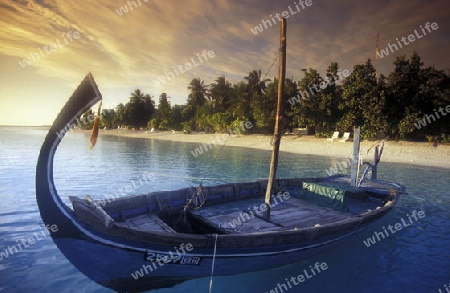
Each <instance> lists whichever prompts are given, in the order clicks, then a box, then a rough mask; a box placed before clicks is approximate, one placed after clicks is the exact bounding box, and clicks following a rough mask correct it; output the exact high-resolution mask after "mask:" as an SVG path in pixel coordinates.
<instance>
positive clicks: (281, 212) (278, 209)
mask: <svg viewBox="0 0 450 293" xmlns="http://www.w3.org/2000/svg"><path fill="white" fill-rule="evenodd" d="M262 204H263V200H262V199H245V200H239V201H233V202H229V203H226V204H221V205H213V206H207V207H203V208H201V209H198V210H190V211H189V215H190V217H192V218H194V219H195V220H197V221H198V222H199V223H200V224H203V225H207V226H209V227H211V228H214V229H216V231H217V232H219V233H223V234H240V233H251V232H266V231H279V230H286V229H292V228H304V227H313V226H315V225H317V224H319V225H323V224H326V223H330V222H336V221H340V220H343V219H346V218H349V217H352V216H353V214H352V213H350V212H341V211H336V210H333V209H331V208H328V207H324V206H319V205H317V204H315V203H311V202H309V201H307V200H303V199H298V198H295V197H291V198H289V199H288V200H286V201H284V202H281V203H278V204H276V205H274V206H272V209H271V217H270V220H265V219H262V218H261V216H262V212H261V205H262Z"/></svg>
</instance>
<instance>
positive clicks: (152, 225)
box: [120, 214, 176, 233]
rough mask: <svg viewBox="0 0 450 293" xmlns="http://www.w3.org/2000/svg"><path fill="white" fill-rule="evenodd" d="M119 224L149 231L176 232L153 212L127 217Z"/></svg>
mask: <svg viewBox="0 0 450 293" xmlns="http://www.w3.org/2000/svg"><path fill="white" fill-rule="evenodd" d="M120 224H121V225H124V226H127V227H129V228H133V229H136V228H137V229H140V230H145V231H151V232H155V231H156V232H172V233H176V231H175V230H174V229H172V228H171V227H170V226H169V225H167V224H166V223H164V221H163V220H161V219H160V218H159V217H158V216H157V215H155V214H144V215H139V216H137V217H134V218H130V219H127V220H126V221H125V222H121V223H120Z"/></svg>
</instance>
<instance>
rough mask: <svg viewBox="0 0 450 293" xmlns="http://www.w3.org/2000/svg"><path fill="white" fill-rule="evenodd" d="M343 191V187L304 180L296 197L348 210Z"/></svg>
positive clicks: (339, 209) (343, 210)
mask: <svg viewBox="0 0 450 293" xmlns="http://www.w3.org/2000/svg"><path fill="white" fill-rule="evenodd" d="M345 193H346V191H345V190H344V189H340V188H336V187H332V186H324V185H319V184H317V183H310V182H304V183H303V186H302V190H301V191H300V193H299V194H298V197H299V198H301V199H305V200H308V201H310V202H313V203H316V204H318V205H321V206H326V207H330V208H332V209H334V210H336V211H341V212H348V207H347V206H346V205H345Z"/></svg>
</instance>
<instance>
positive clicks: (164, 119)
mask: <svg viewBox="0 0 450 293" xmlns="http://www.w3.org/2000/svg"><path fill="white" fill-rule="evenodd" d="M169 98H170V97H168V96H167V94H166V93H162V94H161V95H160V96H159V103H158V109H157V115H156V118H157V119H159V128H161V129H169V128H171V127H172V108H171V106H170V102H169V100H168V99H169Z"/></svg>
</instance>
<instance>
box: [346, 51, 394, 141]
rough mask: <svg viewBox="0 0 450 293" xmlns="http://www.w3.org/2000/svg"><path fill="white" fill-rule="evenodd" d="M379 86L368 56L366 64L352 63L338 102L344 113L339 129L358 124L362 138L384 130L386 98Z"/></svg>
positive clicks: (349, 128)
mask: <svg viewBox="0 0 450 293" xmlns="http://www.w3.org/2000/svg"><path fill="white" fill-rule="evenodd" d="M380 88H381V87H379V85H378V82H377V78H376V71H375V67H374V66H373V65H372V62H371V61H370V59H368V60H367V62H366V63H365V64H361V65H355V66H354V69H353V72H352V73H351V74H350V76H349V77H347V78H346V79H345V81H344V85H343V92H342V101H341V103H340V105H339V108H340V109H341V110H343V112H344V114H343V117H342V120H341V121H340V122H339V123H338V128H339V129H340V130H342V131H351V130H352V128H353V126H361V137H363V138H373V137H376V136H377V135H378V133H379V132H380V131H381V130H383V129H384V121H385V119H384V118H383V117H384V116H383V109H384V105H385V99H384V95H383V92H380Z"/></svg>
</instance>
